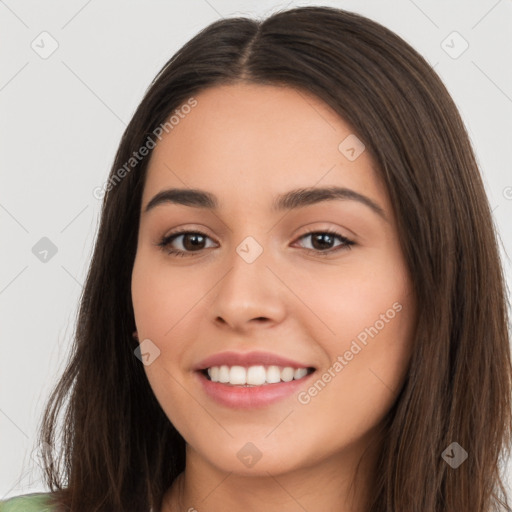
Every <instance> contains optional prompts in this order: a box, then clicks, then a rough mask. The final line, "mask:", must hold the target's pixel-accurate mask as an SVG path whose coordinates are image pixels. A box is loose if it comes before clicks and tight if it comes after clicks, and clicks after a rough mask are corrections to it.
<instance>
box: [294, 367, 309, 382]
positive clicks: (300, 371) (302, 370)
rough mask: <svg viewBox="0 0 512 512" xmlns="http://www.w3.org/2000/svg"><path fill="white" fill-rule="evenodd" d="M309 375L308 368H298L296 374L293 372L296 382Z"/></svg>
mask: <svg viewBox="0 0 512 512" xmlns="http://www.w3.org/2000/svg"><path fill="white" fill-rule="evenodd" d="M307 373H308V370H307V368H297V369H296V370H295V371H294V372H293V378H294V379H295V380H297V379H302V377H305V376H306V375H307Z"/></svg>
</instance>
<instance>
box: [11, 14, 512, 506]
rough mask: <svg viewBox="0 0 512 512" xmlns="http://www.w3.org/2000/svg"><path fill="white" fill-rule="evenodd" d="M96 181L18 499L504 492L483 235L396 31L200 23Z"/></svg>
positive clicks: (502, 407) (504, 416)
mask: <svg viewBox="0 0 512 512" xmlns="http://www.w3.org/2000/svg"><path fill="white" fill-rule="evenodd" d="M96 193H97V194H98V195H99V196H104V203H103V211H102V218H101V226H100V230H99V234H98V238H97V242H96V246H95V251H94V256H93V260H92V263H91V267H90V271H89V274H88V277H87V282H86V285H85V288H84V294H83V298H82V303H81V309H80V317H79V322H78V327H77V333H76V342H75V345H74V353H73V355H72V358H71V361H70V363H69V367H68V368H67V369H66V371H65V373H64V375H63V377H62V379H61V381H60V383H59V384H58V386H57V387H56V389H55V391H54V393H53V394H52V396H51V399H50V402H49V404H48V406H47V409H46V414H45V418H44V422H43V425H42V429H41V441H42V442H43V446H44V447H46V450H43V456H44V460H45V464H46V477H47V482H48V485H49V486H50V488H51V489H52V491H53V492H52V493H48V494H43V495H37V496H35V498H36V499H39V500H42V501H40V503H43V504H44V505H45V506H48V507H49V509H50V510H70V511H73V512H81V511H84V512H85V511H87V512H90V511H93V510H94V511H96V510H97V511H100V510H101V511H124V510H136V511H148V510H150V509H151V510H153V511H157V510H158V511H174V510H189V511H193V510H197V511H201V510H208V511H209V512H215V511H219V510H235V509H241V508H243V509H244V510H265V511H273V510H276V511H277V510H279V511H280V512H282V511H291V510H309V511H314V510H339V511H349V510H350V511H361V512H362V511H364V512H384V511H386V512H391V511H392V512H411V511H420V510H421V511H422V512H455V511H460V510H464V511H467V512H477V511H478V512H480V511H483V510H485V511H497V510H508V511H510V510H511V508H510V507H509V504H508V502H507V499H506V496H505V491H504V489H503V486H502V483H501V479H500V474H499V469H500V466H499V462H500V460H501V459H500V457H501V456H502V455H503V454H504V453H505V452H506V451H507V450H508V448H509V441H510V428H511V409H510V391H511V382H512V379H511V360H510V348H509V339H508V333H507V309H506V299H505V293H504V284H503V275H502V270H501V265H500V261H499V256H498V249H497V243H496V234H495V231H494V227H493V223H492V218H491V213H490V209H489V204H488V202H487V199H486V196H485V192H484V187H483V184H482V181H481V178H480V175H479V171H478V167H477V164H476V162H475V157H474V154H473V151H472V148H471V145H470V142H469V139H468V136H467V133H466V130H465V128H464V125H463V123H462V121H461V118H460V116H459V114H458V112H457V109H456V107H455V105H454V103H453V101H452V100H451V98H450V96H449V94H448V92H447V91H446V88H445V87H444V86H443V84H442V82H441V81H440V79H439V78H438V77H437V75H436V74H435V73H434V72H433V70H432V69H431V68H430V66H429V65H428V64H427V63H426V62H425V60H424V59H423V58H422V57H421V56H420V55H419V54H418V53H416V52H415V51H414V50H413V49H412V48H411V47H410V46H409V45H408V44H406V43H405V42H404V41H403V40H402V39H401V38H399V37H398V36H397V35H395V34H393V33H392V32H390V31H389V30H387V29H386V28H384V27H382V26H381V25H379V24H377V23H375V22H373V21H370V20H368V19H366V18H364V17H362V16H359V15H356V14H353V13H349V12H345V11H342V10H338V9H333V8H327V7H305V8H297V9H292V10H289V11H284V12H279V13H276V14H274V15H272V16H270V17H269V18H267V19H266V20H264V21H262V22H258V21H253V20H249V19H245V18H237V19H226V20H222V21H218V22H216V23H213V24H212V25H210V26H209V27H207V28H206V29H204V30H203V31H202V32H201V33H200V34H198V35H197V36H196V37H195V38H193V39H192V40H191V41H190V42H188V43H187V44H186V45H185V46H184V47H183V48H182V49H181V50H180V51H178V53H177V54H176V55H175V56H174V57H173V58H172V59H171V60H170V61H169V62H168V63H167V64H166V66H165V67H164V68H163V69H162V70H161V72H160V73H159V74H158V76H157V77H156V78H155V80H154V82H153V83H152V85H151V87H150V88H149V90H148V91H147V93H146V95H145V97H144V99H143V101H142V103H141V105H140V106H139V108H138V110H137V112H136V113H135V115H134V117H133V119H132V121H131V122H130V124H129V126H128V128H127V130H126V132H125V134H124V135H123V138H122V141H121V144H120V147H119V150H118V153H117V156H116V160H115V163H114V166H113V168H112V171H111V174H110V177H109V180H108V182H107V183H106V184H105V186H104V187H101V189H99V190H97V191H96ZM66 399H69V404H68V408H67V410H66V415H65V418H64V419H65V422H64V427H63V430H62V436H63V437H62V452H61V453H60V458H57V457H55V456H54V453H53V447H54V446H55V442H56V440H57V434H58V430H57V418H58V413H59V411H60V410H61V409H62V407H63V405H64V401H65V400H66ZM59 462H60V463H63V464H64V468H61V467H60V466H59ZM64 482H65V483H64ZM28 498H29V500H28V501H29V502H30V500H33V499H34V497H33V496H29V497H28ZM23 499H25V500H26V499H27V497H18V498H15V499H14V500H11V502H10V504H9V503H7V504H6V505H4V510H10V509H9V508H8V507H9V505H11V506H15V505H16V503H15V502H16V501H18V502H19V500H23ZM28 506H29V505H25V508H24V509H23V510H28ZM39 506H40V505H34V507H35V510H40V509H42V508H38V507H39ZM41 506H42V505H41Z"/></svg>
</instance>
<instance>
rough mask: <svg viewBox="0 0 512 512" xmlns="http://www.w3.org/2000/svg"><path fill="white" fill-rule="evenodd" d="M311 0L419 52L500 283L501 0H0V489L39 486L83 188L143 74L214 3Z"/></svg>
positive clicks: (510, 46) (88, 191)
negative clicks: (475, 185) (494, 237)
mask: <svg viewBox="0 0 512 512" xmlns="http://www.w3.org/2000/svg"><path fill="white" fill-rule="evenodd" d="M313 4H317V5H331V6H336V7H342V8H346V9H348V10H352V11H354V12H358V13H361V14H363V15H366V16H368V17H369V18H372V19H374V20H375V21H377V22H380V23H382V24H383V25H385V26H387V27H388V28H390V29H391V30H393V31H395V32H396V33H398V34H399V35H400V36H402V37H403V38H404V39H405V40H406V41H408V42H409V43H410V44H411V45H412V46H413V47H414V48H416V49H417V50H418V51H419V52H420V53H421V54H422V55H423V56H424V57H425V58H426V59H427V60H428V61H429V62H430V63H431V64H432V65H434V66H435V70H436V71H437V72H438V73H439V75H440V76H441V78H442V79H443V81H444V82H445V84H446V86H447V87H448V90H449V91H450V93H451V94H452V96H453V98H454V100H455V102H456V104H457V106H458V107H459V109H460V112H461V114H462V116H463V119H464V121H465V123H466V125H467V127H468V130H469V133H470V136H471V139H472V142H473V144H474V147H475V150H476V153H477V157H478V160H479V164H480V166H481V170H482V174H483V178H484V181H485V186H486V189H487V193H488V196H489V199H490V203H491V206H492V208H493V214H494V218H495V222H496V224H497V226H498V229H499V231H500V236H501V239H502V244H503V248H502V250H503V257H504V264H505V268H506V272H507V281H508V284H509V287H510V279H511V275H512V272H511V265H510V260H509V259H508V257H506V256H505V252H506V253H508V254H510V249H511V247H512V233H511V229H510V219H511V217H512V216H511V213H512V173H511V159H512V158H511V142H512V139H511V135H512V66H510V63H511V62H512V30H511V27H512V25H511V22H512V1H510V0H498V1H496V0H479V1H475V0H473V1H467V0H464V1H463V0H458V1H451V2H444V1H442V0H437V1H426V0H414V1H413V0H396V1H382V0H373V1H365V2H361V1H359V2H358V1H331V2H328V1H325V2H293V1H292V2H275V1H268V0H267V1H260V2H256V1H247V2H242V1H228V0H208V1H206V0H194V1H187V2H185V1H182V2H174V3H171V2H169V1H167V2H164V1H145V2H143V1H141V0H138V1H130V2H127V1H124V2H121V1H99V0H88V1H87V0H73V1H65V2H64V1H61V2H58V1H45V2H38V1H35V0H33V1H26V0H19V1H14V0H0V27H1V28H0V33H1V34H2V38H3V40H2V44H1V46H0V48H1V54H0V59H1V66H0V69H1V76H0V105H1V108H2V115H1V117H0V130H1V134H0V141H1V144H2V146H1V153H0V154H1V167H0V169H1V172H2V187H1V189H0V221H1V226H2V258H3V263H2V265H1V266H0V307H1V309H0V312H1V313H0V314H1V318H0V322H1V325H2V330H1V338H0V343H1V354H2V357H1V358H0V499H2V498H5V497H10V496H13V495H17V494H21V493H28V492H35V491H40V490H41V491H44V490H46V489H45V487H44V486H43V484H42V481H41V471H40V468H39V466H38V464H37V459H36V458H34V456H33V451H34V448H35V446H36V428H37V425H38V422H39V420H40V415H41V412H42V407H43V405H44V403H45V402H46V400H47V398H48V395H49V392H50V390H51V388H52V387H53V385H54V384H55V382H56V380H57V378H58V376H59V375H60V373H61V371H62V370H63V368H64V364H65V361H66V358H67V355H68V351H69V347H70V341H71V336H72V333H73V329H74V321H75V315H76V311H77V307H78V301H79V298H80V293H81V289H82V284H83V282H84V279H85V276H86V272H87V267H88V264H89V261H90V258H91V254H92V246H93V241H94V237H95V235H96V230H97V227H98V221H99V211H100V206H101V202H100V201H99V200H97V199H95V197H94V196H93V194H92V191H93V189H94V188H95V187H98V186H101V185H102V184H103V183H104V181H105V180H106V179H107V177H108V172H109V169H110V166H111V165H112V162H113V159H114V155H115V151H116V149H117V145H118V143H119V140H120V137H121V134H122V132H123V130H124V128H125V125H126V123H127V122H128V121H129V119H130V117H131V115H132V114H133V112H134V110H135V108H136V107H137V105H138V103H139V102H140V100H141V98H142V95H143V93H144V91H145V89H146V87H147V86H148V84H149V83H150V81H151V80H152V79H153V77H154V75H155V74H156V73H157V72H158V71H159V70H160V68H161V66H162V65H163V64H164V63H165V62H166V61H167V60H168V59H169V58H170V57H171V55H172V54H173V53H174V52H175V51H176V50H178V48H179V47H180V46H181V45H182V44H184V43H185V42H186V41H187V40H188V39H190V38H191V37H192V36H194V35H195V34H196V33H197V32H198V31H199V30H201V29H202V28H204V27H205V26H206V25H208V24H209V23H211V22H213V21H215V20H217V19H219V18H220V17H231V16H233V15H237V14H238V15H256V16H258V17H261V16H265V15H268V14H270V13H271V12H274V11H275V10H277V9H279V8H284V7H294V6H302V5H313ZM45 31H46V32H47V33H48V34H49V35H40V34H41V33H42V32H45ZM454 31H456V32H458V33H459V34H460V36H461V37H459V36H457V35H453V32H454ZM443 41H444V42H443ZM464 41H467V44H468V45H469V46H468V48H467V49H466V50H465V51H464V52H463V53H461V52H462V50H463V49H464V47H465V45H466V43H465V42H464ZM52 44H53V45H55V44H58V48H57V49H56V50H55V51H54V53H52V54H51V55H49V56H48V55H46V54H45V53H44V52H49V51H50V50H51V49H52ZM459 53H460V55H459ZM43 57H46V58H43ZM43 237H46V238H48V239H49V240H50V241H51V244H53V245H54V246H55V248H56V249H57V252H56V254H54V255H52V252H51V248H49V245H48V241H47V240H43V241H40V240H41V239H42V238H43ZM38 243H39V244H40V245H37V246H36V244H38ZM34 246H36V249H37V250H36V249H34V250H33V247H34ZM45 249H47V250H49V252H48V253H47V254H45V253H44V252H40V251H44V250H45ZM34 253H35V254H34ZM45 257H46V261H41V258H43V259H44V258H45ZM468 451H469V452H470V453H471V447H469V449H468ZM511 473H512V466H509V467H508V471H507V474H508V475H511ZM509 480H512V477H510V476H509Z"/></svg>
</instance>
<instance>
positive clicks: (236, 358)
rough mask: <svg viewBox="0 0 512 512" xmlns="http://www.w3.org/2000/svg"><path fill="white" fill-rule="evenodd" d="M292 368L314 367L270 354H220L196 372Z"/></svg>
mask: <svg viewBox="0 0 512 512" xmlns="http://www.w3.org/2000/svg"><path fill="white" fill-rule="evenodd" d="M222 365H227V366H245V367H247V366H255V365H263V366H272V365H273V366H283V367H284V366H290V367H292V368H313V366H312V365H310V364H307V363H301V362H299V361H294V360H292V359H288V358H286V357H283V356H278V355H277V354H272V353H270V352H232V351H228V352H220V353H218V354H214V355H212V356H209V357H207V358H206V359H203V360H202V361H201V362H199V363H198V364H197V365H196V366H195V367H194V370H198V371H200V370H206V369H207V368H211V367H212V366H222Z"/></svg>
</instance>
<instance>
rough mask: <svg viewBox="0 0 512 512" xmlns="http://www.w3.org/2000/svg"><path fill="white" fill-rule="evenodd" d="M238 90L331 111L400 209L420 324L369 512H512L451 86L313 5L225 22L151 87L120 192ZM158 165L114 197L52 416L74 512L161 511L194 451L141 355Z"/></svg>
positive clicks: (491, 241) (506, 354)
mask: <svg viewBox="0 0 512 512" xmlns="http://www.w3.org/2000/svg"><path fill="white" fill-rule="evenodd" d="M237 81H247V82H252V83H257V84H272V85H280V86H285V87H293V88H296V89H297V90H299V91H300V90H302V91H306V92H309V93H313V94H314V95H316V96H317V97H318V98H320V99H321V100H323V101H324V102H325V103H326V104H328V105H329V106H330V107H332V108H333V109H334V110H335V111H336V112H337V113H338V114H339V115H340V116H341V117H342V118H343V119H344V120H345V121H346V122H347V123H349V125H351V127H352V128H353V131H354V133H356V134H357V136H358V137H359V138H360V139H361V140H362V141H363V142H364V144H365V145H366V149H367V150H368V151H370V155H371V156H372V157H373V159H374V161H375V162H376V164H377V168H378V172H379V175H380V176H381V178H382V180H383V181H384V183H385V185H386V187H387V189H388V193H389V195H390V198H391V204H392V205H393V208H394V210H395V215H396V219H397V228H398V233H399V237H400V243H401V246H402V250H403V253H404V256H405V259H406V261H407V264H408V267H409V271H410V275H411V276H412V281H413V287H414V292H415V294H416V299H417V304H418V318H417V327H416V332H415V336H414V339H413V340H412V342H413V345H414V346H413V355H412V359H411V362H410V366H409V368H408V373H407V378H406V380H405V383H404V386H403V388H402V390H401V391H400V394H399V396H398V398H397V400H396V402H395V404H394V405H393V407H392V409H391V410H390V411H389V414H388V415H387V417H386V419H385V422H383V425H384V427H385V436H384V442H383V444H382V446H381V453H380V458H379V459H378V465H377V468H376V475H377V479H376V482H375V487H374V488H373V491H372V498H371V503H370V506H369V508H368V512H461V511H463V512H488V511H495V510H507V511H510V510H511V509H510V507H509V505H508V502H507V497H506V491H505V488H504V486H503V482H502V480H501V476H500V464H503V463H504V462H506V460H505V459H504V458H503V456H504V455H505V454H508V453H509V450H510V434H511V428H512V420H511V389H512V368H511V358H510V346H509V337H508V316H507V315H508V311H507V302H506V295H505V289H504V276H503V271H502V267H501V263H500V259H499V250H498V246H497V235H496V231H495V227H494V225H493V221H492V216H491V211H490V208H489V204H488V201H487V198H486V195H485V192H484V186H483V184H482V179H481V177H480V174H479V169H478V167H477V163H476V161H475V156H474V153H473V150H472V147H471V144H470V141H469V138H468V135H467V132H466V129H465V127H464V124H463V122H462V120H461V117H460V115H459V113H458V111H457V108H456V106H455V104H454V102H453V101H452V99H451V97H450V95H449V94H448V92H447V90H446V88H445V86H444V85H443V83H442V82H441V80H440V79H439V77H438V76H437V74H436V73H435V72H434V71H433V70H432V69H431V67H430V66H429V64H428V63H427V62H426V61H425V60H424V59H423V58H422V57H421V55H419V54H418V53H417V52H416V51H415V50H414V49H413V48H411V46H409V45H408V44H407V43H406V42H405V41H404V40H402V39H401V38H400V37H399V36H397V35H396V34H394V33H393V32H391V31H390V30H388V29H386V28H385V27H383V26H381V25H379V24H378V23H375V22H373V21H371V20H369V19H367V18H365V17H363V16H360V15H357V14H354V13H350V12H346V11H343V10H340V9H334V8H328V7H302V8H296V9H291V10H287V11H281V12H277V13H275V14H273V15H272V16H270V17H268V18H267V19H265V20H262V21H256V20H252V19H247V18H230V19H223V20H220V21H217V22H215V23H213V24H211V25H209V26H208V27H206V28H205V29H204V30H202V31H201V32H200V33H199V34H198V35H197V36H195V37H194V38H193V39H192V40H190V41H189V42H188V43H187V44H185V46H183V47H182V48H181V49H180V50H179V51H178V52H177V53H176V54H175V55H174V56H173V57H172V58H171V59H170V60H169V61H168V62H167V64H166V65H165V66H164V67H163V68H162V70H161V71H160V72H159V74H158V75H157V77H156V78H155V79H154V81H153V82H152V84H151V85H150V87H149V88H148V90H147V92H146V94H145V96H144V98H143V100H142V102H141V104H140V106H139V107H138V109H137V111H136V112H135V114H134V116H133V118H132V120H131V122H130V124H129V125H128V127H127V128H126V131H125V133H124V134H123V137H122V140H121V143H120V146H119V149H118V151H117V155H116V158H115V162H114V164H113V166H112V170H111V173H110V178H113V177H114V175H115V174H116V173H118V170H119V169H120V168H122V166H123V165H125V164H126V162H128V161H129V159H130V157H131V156H132V154H133V152H134V151H137V150H138V149H139V148H140V147H142V146H143V145H144V144H145V143H146V141H147V137H148V136H149V135H151V134H152V133H153V132H154V130H155V129H156V128H157V127H158V126H159V125H161V124H162V123H164V122H165V121H166V119H168V117H169V116H170V115H171V114H172V113H173V111H174V110H175V109H177V108H178V107H180V105H183V104H184V103H185V102H187V101H188V100H189V98H190V97H191V96H193V95H196V94H198V93H199V92H200V91H202V90H204V89H206V88H210V87H214V86H216V85H220V84H229V83H234V82H237ZM148 160H149V156H148V157H146V158H144V159H141V160H140V161H139V162H137V165H135V166H134V167H133V169H132V170H131V171H130V172H128V173H125V174H126V175H124V176H123V178H122V179H121V180H117V181H116V182H115V184H114V186H112V187H110V189H109V190H108V191H107V193H106V194H105V196H104V200H103V205H102V215H101V224H100V228H99V233H98V236H97V240H96V244H95V248H94V254H93V257H92V262H91V265H90V268H89V272H88V275H87V280H86V283H85V286H84V289H83V295H82V297H81V304H80V310H79V316H78V321H77V327H76V333H75V339H74V344H73V350H72V354H71V358H70V361H69V364H68V366H67V368H66V370H65V372H64V374H63V376H62V377H61V380H60V381H59V382H58V384H57V385H56V387H55V389H54V390H53V392H52V395H51V397H50V399H49V402H48V404H47V407H46V409H45V411H44V417H43V421H42V424H41V429H40V441H41V443H43V446H45V447H46V448H47V449H46V450H43V453H42V456H43V460H44V463H45V465H46V467H45V479H46V481H47V483H48V485H49V487H50V489H51V490H52V491H55V494H54V497H55V499H54V501H55V503H59V504H61V506H62V509H63V510H70V511H72V512H92V511H109V512H112V511H125V510H131V511H133V510H137V511H148V510H149V508H150V506H153V507H154V508H155V509H156V510H158V509H159V508H160V507H161V505H162V497H163V494H164V492H165V490H166V489H167V488H168V487H169V486H170V485H171V484H172V483H173V481H174V480H175V478H176V477H177V476H178V475H179V473H180V472H181V471H183V469H184V467H185V442H184V440H183V438H182V437H181V435H180V434H179V433H178V432H177V431H176V430H175V428H174V427H173V425H172V424H171V423H170V421H169V420H168V418H167V417H166V415H165V414H164V412H163V411H162V408H161V407H160V405H159V404H158V402H157V400H156V398H155V396H154V394H153V392H152V390H151V387H150V386H149V383H148V380H147V378H146V376H145V372H144V370H143V365H142V364H141V362H140V361H139V359H138V358H137V357H135V355H134V349H136V348H137V346H138V344H137V342H136V341H135V340H134V339H133V338H132V332H133V331H134V329H135V322H134V314H133V308H132V301H131V288H130V282H131V271H132V267H133V263H134V258H135V252H136V246H137V226H138V223H139V212H140V207H141V197H142V190H143V186H144V180H145V174H146V170H147V164H148ZM117 176H119V174H117ZM65 402H68V403H67V407H66V408H65V414H64V415H63V417H61V418H59V413H60V412H61V411H62V410H64V405H65ZM59 419H61V420H62V426H61V428H60V430H59V429H58V427H57V425H58V422H59ZM453 442H457V443H458V444H459V445H460V446H461V447H462V448H463V449H464V450H465V451H467V453H468V458H467V460H465V461H464V462H463V463H462V464H461V465H460V466H459V467H457V468H456V469H454V468H453V467H451V466H450V465H449V464H447V462H446V461H445V460H446V459H445V458H444V457H443V456H442V455H443V453H444V452H445V449H446V448H448V447H449V446H450V445H451V443H453ZM44 443H47V445H46V444H44ZM58 443H60V447H61V449H60V450H56V449H55V447H57V444H58ZM502 507H503V508H502Z"/></svg>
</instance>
